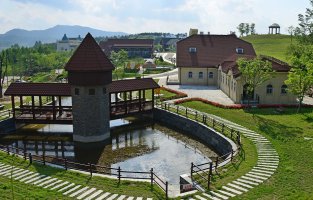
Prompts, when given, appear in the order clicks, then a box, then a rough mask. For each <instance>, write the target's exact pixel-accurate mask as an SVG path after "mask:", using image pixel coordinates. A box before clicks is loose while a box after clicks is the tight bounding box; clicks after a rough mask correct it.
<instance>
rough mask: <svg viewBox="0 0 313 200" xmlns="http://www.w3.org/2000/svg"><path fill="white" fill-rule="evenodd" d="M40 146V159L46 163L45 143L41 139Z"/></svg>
mask: <svg viewBox="0 0 313 200" xmlns="http://www.w3.org/2000/svg"><path fill="white" fill-rule="evenodd" d="M41 146H42V161H43V165H46V155H45V154H46V149H45V143H44V142H43V141H42V143H41Z"/></svg>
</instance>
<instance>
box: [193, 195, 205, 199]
mask: <svg viewBox="0 0 313 200" xmlns="http://www.w3.org/2000/svg"><path fill="white" fill-rule="evenodd" d="M195 197H196V198H197V199H200V200H207V199H206V198H204V197H202V196H200V195H195Z"/></svg>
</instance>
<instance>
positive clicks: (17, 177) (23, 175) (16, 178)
mask: <svg viewBox="0 0 313 200" xmlns="http://www.w3.org/2000/svg"><path fill="white" fill-rule="evenodd" d="M31 174H34V172H30V171H28V172H27V173H25V174H22V175H20V176H16V177H15V178H14V179H15V180H19V179H21V178H23V177H25V176H28V175H31Z"/></svg>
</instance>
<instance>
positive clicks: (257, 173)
mask: <svg viewBox="0 0 313 200" xmlns="http://www.w3.org/2000/svg"><path fill="white" fill-rule="evenodd" d="M248 174H253V175H257V176H266V177H271V176H272V175H271V174H265V173H259V172H253V171H250V172H249V173H248Z"/></svg>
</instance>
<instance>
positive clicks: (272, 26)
mask: <svg viewBox="0 0 313 200" xmlns="http://www.w3.org/2000/svg"><path fill="white" fill-rule="evenodd" d="M269 28H280V26H279V24H277V23H274V24H272V25H270V26H269Z"/></svg>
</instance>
